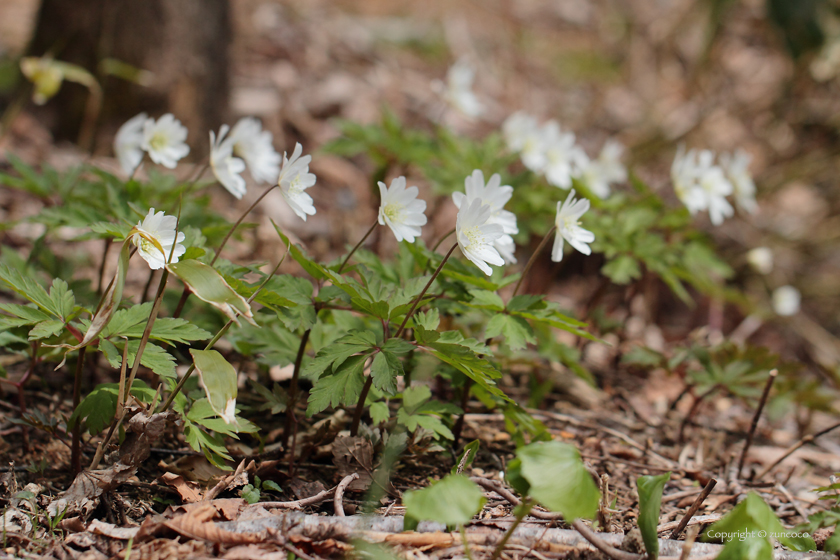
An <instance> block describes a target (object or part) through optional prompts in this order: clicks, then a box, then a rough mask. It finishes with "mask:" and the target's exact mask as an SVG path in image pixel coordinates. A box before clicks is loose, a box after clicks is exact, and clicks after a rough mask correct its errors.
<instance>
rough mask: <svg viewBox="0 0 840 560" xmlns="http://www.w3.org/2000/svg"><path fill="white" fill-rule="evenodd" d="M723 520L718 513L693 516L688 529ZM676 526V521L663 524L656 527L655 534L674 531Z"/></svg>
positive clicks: (677, 523)
mask: <svg viewBox="0 0 840 560" xmlns="http://www.w3.org/2000/svg"><path fill="white" fill-rule="evenodd" d="M721 518H723V515H721V514H719V513H710V514H709V515H695V516H694V517H692V518H691V519H689V520H688V527H693V526H695V525H705V524H707V523H714V522H715V521H718V520H720V519H721ZM677 525H679V522H678V521H669V522H668V523H663V524H662V525H657V526H656V533H657V534H659V533H664V532H665V531H670V530H672V529H674V528H675V527H676V526H677Z"/></svg>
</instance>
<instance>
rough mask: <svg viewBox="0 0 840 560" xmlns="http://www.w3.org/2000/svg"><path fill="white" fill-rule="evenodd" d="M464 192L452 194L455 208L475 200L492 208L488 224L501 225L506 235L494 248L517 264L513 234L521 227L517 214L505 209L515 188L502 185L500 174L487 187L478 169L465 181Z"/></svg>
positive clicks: (507, 259)
mask: <svg viewBox="0 0 840 560" xmlns="http://www.w3.org/2000/svg"><path fill="white" fill-rule="evenodd" d="M464 190H465V191H466V194H464V193H460V192H455V193H452V201H453V202H454V203H455V206H456V207H457V208H458V209H460V208H461V206H462V205H464V204H466V205H467V206H469V205H470V204H471V203H472V201H473V200H475V199H478V200H481V201H482V203H483V204H488V205H489V206H490V217H489V218H488V220H487V223H488V224H499V225H500V226H502V232H503V233H504V235H503V236H502V237H500V238H499V239H497V240H496V242H495V244H494V246H495V247H496V250H497V251H498V252H499V254H501V255H502V257H503V258H504V259H505V262H506V263H515V262H516V258H515V257H514V256H513V252H514V250H515V249H516V245H515V243H514V241H513V238H512V237H511V234H517V233H519V227H518V226H517V225H516V214H514V213H513V212H510V211H508V210H505V209H504V206H505V204H507V202H508V200H510V197H511V196H513V187H511V186H510V185H502V177H501V176H500V175H499V174H498V173H494V174H493V175H491V176H490V180H489V181H487V185H485V184H484V173H482V172H481V170H480V169H476V170H474V171H473V172H472V174H471V175H468V176H467V178H466V179H464ZM464 201H466V203H465V202H464Z"/></svg>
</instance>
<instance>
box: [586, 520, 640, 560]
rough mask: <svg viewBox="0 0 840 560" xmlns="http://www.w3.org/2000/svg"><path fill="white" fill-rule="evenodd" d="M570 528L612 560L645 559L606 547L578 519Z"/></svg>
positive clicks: (638, 555)
mask: <svg viewBox="0 0 840 560" xmlns="http://www.w3.org/2000/svg"><path fill="white" fill-rule="evenodd" d="M572 527H574V528H575V529H576V530H577V532H578V533H580V534H581V535H583V538H585V539H586V540H588V541H589V542H590V543H591V544H592V546H594V547H595V548H597V549H598V550H600V551H601V552H603V553H604V554H606V555H607V556H609V557H610V558H612V559H613V560H642V559H643V558H645V557H644V556H642V555H641V554H632V553H630V552H624V551H623V550H618V549H617V548H613V547H612V546H610V545H608V544H607V543H605V542H604V541H602V540H601V538H600V537H599V536H598V535H596V534H595V532H594V531H593V530H592V529H590V528H589V527H587V526H586V524H585V523H584V522H583V521H581V520H580V519H575V520H574V521H572Z"/></svg>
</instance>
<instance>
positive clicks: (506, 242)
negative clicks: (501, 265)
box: [493, 235, 516, 264]
mask: <svg viewBox="0 0 840 560" xmlns="http://www.w3.org/2000/svg"><path fill="white" fill-rule="evenodd" d="M493 247H495V248H496V250H497V251H498V252H499V255H501V256H502V258H503V259H504V260H505V264H516V255H515V254H514V253H515V252H516V242H515V241H514V240H513V237H511V236H510V235H503V236H501V237H500V238H498V239H497V240H496V241H494V242H493Z"/></svg>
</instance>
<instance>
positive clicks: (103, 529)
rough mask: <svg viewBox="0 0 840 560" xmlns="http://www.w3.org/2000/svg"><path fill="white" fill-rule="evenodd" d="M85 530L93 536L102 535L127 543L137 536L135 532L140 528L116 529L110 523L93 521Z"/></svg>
mask: <svg viewBox="0 0 840 560" xmlns="http://www.w3.org/2000/svg"><path fill="white" fill-rule="evenodd" d="M87 530H88V531H90V532H91V533H93V534H94V535H104V536H106V537H111V538H112V539H119V540H121V541H127V540H129V539H133V538H134V537H136V536H137V532H138V531H139V530H140V527H117V526H116V525H113V524H111V523H105V522H104V521H99V520H98V519H94V520H93V521H91V522H90V524H89V525H88V528H87Z"/></svg>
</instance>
